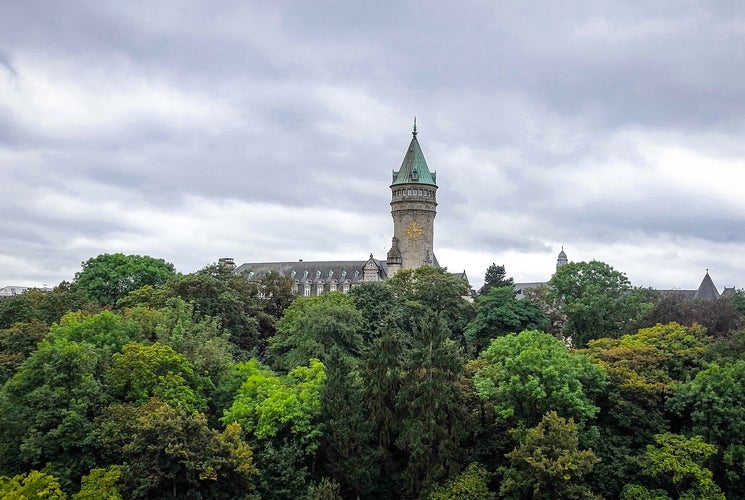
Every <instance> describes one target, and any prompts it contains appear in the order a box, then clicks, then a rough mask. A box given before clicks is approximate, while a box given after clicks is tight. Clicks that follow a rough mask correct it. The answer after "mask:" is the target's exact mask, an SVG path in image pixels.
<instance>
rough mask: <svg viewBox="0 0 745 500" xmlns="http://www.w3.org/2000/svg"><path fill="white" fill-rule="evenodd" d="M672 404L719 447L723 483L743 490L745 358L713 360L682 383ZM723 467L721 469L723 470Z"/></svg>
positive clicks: (698, 432)
mask: <svg viewBox="0 0 745 500" xmlns="http://www.w3.org/2000/svg"><path fill="white" fill-rule="evenodd" d="M675 392H676V393H675V396H674V397H673V398H672V399H671V401H670V406H671V408H673V409H674V410H675V411H676V412H677V413H678V414H679V415H685V416H688V418H689V419H690V426H691V431H692V432H693V434H695V435H698V436H702V438H703V439H705V440H706V441H707V442H709V443H713V444H715V445H716V446H718V447H719V449H720V450H721V453H720V454H719V456H718V457H717V460H716V463H715V466H716V467H715V471H717V472H719V474H717V475H718V476H720V477H719V478H718V479H719V481H718V482H719V484H721V485H722V486H724V487H725V491H726V492H727V493H729V494H736V493H741V490H742V484H743V481H745V361H737V362H735V363H732V364H728V365H724V366H721V367H720V366H719V365H716V364H713V365H711V366H709V367H708V368H707V369H706V370H703V371H701V372H699V373H698V374H697V375H696V378H694V379H693V380H690V381H688V382H686V383H685V384H683V385H681V386H679V387H678V388H677V390H676V391H675ZM720 471H721V472H720Z"/></svg>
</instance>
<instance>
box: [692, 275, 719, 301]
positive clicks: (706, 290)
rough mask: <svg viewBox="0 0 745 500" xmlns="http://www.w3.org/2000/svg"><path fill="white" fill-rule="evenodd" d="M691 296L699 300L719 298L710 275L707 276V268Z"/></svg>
mask: <svg viewBox="0 0 745 500" xmlns="http://www.w3.org/2000/svg"><path fill="white" fill-rule="evenodd" d="M693 298H694V299H699V300H715V299H718V298H719V290H717V287H716V286H715V285H714V282H713V281H712V279H711V276H709V270H708V269H707V270H706V274H705V275H704V279H703V280H701V284H700V285H699V287H698V290H696V293H695V294H694V295H693Z"/></svg>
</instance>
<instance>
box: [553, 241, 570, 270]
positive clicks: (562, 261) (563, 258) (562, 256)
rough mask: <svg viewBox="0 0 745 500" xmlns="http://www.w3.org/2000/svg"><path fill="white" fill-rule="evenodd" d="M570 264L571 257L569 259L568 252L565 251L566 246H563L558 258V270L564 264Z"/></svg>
mask: <svg viewBox="0 0 745 500" xmlns="http://www.w3.org/2000/svg"><path fill="white" fill-rule="evenodd" d="M567 264H569V259H567V254H565V253H564V246H563V245H562V247H561V252H559V257H558V258H557V259H556V270H557V271H558V270H559V269H560V268H562V267H563V266H566V265H567Z"/></svg>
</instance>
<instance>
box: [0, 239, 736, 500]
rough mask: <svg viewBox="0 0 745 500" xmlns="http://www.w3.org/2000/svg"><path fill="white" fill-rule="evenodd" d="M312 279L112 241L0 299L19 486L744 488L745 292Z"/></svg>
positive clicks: (133, 492) (213, 490)
mask: <svg viewBox="0 0 745 500" xmlns="http://www.w3.org/2000/svg"><path fill="white" fill-rule="evenodd" d="M293 286H294V282H293V281H291V280H288V279H285V278H282V277H279V276H277V275H271V274H270V275H268V276H266V277H265V278H264V279H262V280H260V281H252V282H249V281H248V280H246V279H245V277H242V276H238V275H236V274H234V273H233V272H232V269H230V268H227V267H222V266H219V265H209V266H207V267H205V268H204V269H201V270H199V271H197V272H194V273H191V274H186V275H182V274H179V273H177V272H176V270H175V269H174V267H173V265H171V264H169V263H168V262H165V261H164V260H162V259H156V258H152V257H148V256H137V255H122V254H104V255H99V256H97V257H94V258H91V259H89V260H88V261H87V262H85V263H83V265H82V267H81V270H80V271H79V272H78V273H77V274H76V276H75V278H74V279H73V280H72V281H71V282H69V283H67V282H63V283H61V284H59V285H58V286H57V287H55V288H54V290H53V291H51V292H47V293H42V292H40V291H35V290H30V291H28V292H26V293H24V294H22V295H17V296H12V297H5V298H1V299H0V387H1V389H0V497H2V498H17V499H21V498H72V499H117V498H173V499H176V498H178V499H185V498H193V499H199V498H203V499H242V498H246V499H248V498H266V499H273V498H277V499H309V500H310V499H358V498H359V499H367V498H372V499H392V498H406V499H409V498H410V499H418V498H423V499H437V500H441V499H489V498H507V499H599V498H607V499H624V500H636V499H638V500H642V499H644V500H646V499H724V498H731V499H738V498H745V493H743V492H745V320H744V317H743V315H744V314H745V292H743V291H741V290H739V291H737V292H735V293H734V294H732V295H730V296H727V297H722V298H720V299H719V300H716V301H708V302H707V301H692V300H687V299H685V298H684V297H682V296H678V295H676V294H674V293H665V294H660V293H657V292H654V291H652V290H648V289H639V288H635V287H633V286H632V285H631V283H629V281H628V279H627V278H626V276H625V275H624V274H623V273H622V272H619V271H616V270H614V269H613V268H612V267H611V266H609V265H607V264H604V263H602V262H596V261H593V262H580V263H572V264H568V265H566V266H563V267H562V268H561V269H559V270H558V271H557V273H556V274H555V275H554V277H553V278H552V279H551V281H550V282H549V283H548V284H547V285H545V286H544V287H541V288H539V289H535V290H532V291H531V292H530V294H529V296H528V297H526V298H522V299H517V298H516V296H515V293H514V290H513V287H512V280H511V278H508V277H507V275H506V273H505V270H504V267H503V266H495V265H492V266H490V268H489V269H488V270H487V272H486V277H485V284H484V286H483V287H482V288H481V289H480V290H479V295H478V296H477V298H476V299H475V301H469V300H466V299H465V298H464V297H468V296H469V290H468V285H467V283H465V282H464V281H462V280H460V279H459V278H456V277H454V276H452V275H450V274H448V273H447V272H446V271H445V270H442V269H438V268H433V267H423V268H420V269H417V270H406V271H401V272H399V273H397V274H396V275H395V276H394V277H393V278H391V279H389V280H388V281H386V282H383V283H368V284H364V285H361V286H359V287H355V288H353V289H352V290H351V292H350V293H349V294H347V295H344V294H341V293H338V292H332V293H326V294H323V295H320V296H314V297H296V296H295V295H294V294H293V292H292V290H293Z"/></svg>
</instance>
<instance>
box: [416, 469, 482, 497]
mask: <svg viewBox="0 0 745 500" xmlns="http://www.w3.org/2000/svg"><path fill="white" fill-rule="evenodd" d="M488 483H489V471H487V470H486V469H484V468H483V467H481V466H480V465H478V464H475V463H473V464H469V465H468V467H466V470H464V471H463V472H461V473H460V474H458V476H456V477H455V478H454V479H451V480H449V481H448V482H447V483H445V484H444V485H442V486H440V487H439V488H437V489H436V490H435V491H434V492H432V493H431V494H430V495H429V500H489V499H492V498H496V494H495V493H494V492H493V491H490V490H489V486H488Z"/></svg>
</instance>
